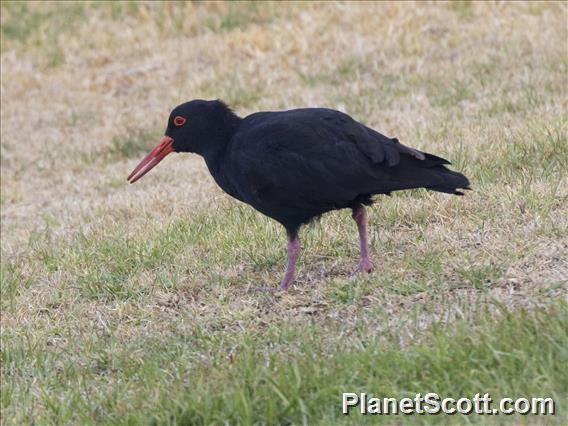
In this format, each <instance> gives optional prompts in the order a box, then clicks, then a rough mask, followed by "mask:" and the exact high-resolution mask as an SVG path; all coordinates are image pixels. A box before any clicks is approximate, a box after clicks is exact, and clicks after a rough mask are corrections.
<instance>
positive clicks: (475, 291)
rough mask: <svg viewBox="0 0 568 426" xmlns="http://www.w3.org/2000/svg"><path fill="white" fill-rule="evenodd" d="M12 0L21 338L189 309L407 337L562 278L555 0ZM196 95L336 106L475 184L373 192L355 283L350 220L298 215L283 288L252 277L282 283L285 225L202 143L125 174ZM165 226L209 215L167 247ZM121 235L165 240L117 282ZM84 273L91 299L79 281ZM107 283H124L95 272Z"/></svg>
mask: <svg viewBox="0 0 568 426" xmlns="http://www.w3.org/2000/svg"><path fill="white" fill-rule="evenodd" d="M25 8H26V10H24V11H22V10H21V9H20V8H19V7H18V6H17V5H15V4H9V5H6V4H5V3H3V5H2V26H3V28H4V30H6V28H8V29H9V32H6V31H8V30H6V31H4V30H3V34H2V37H3V38H2V55H1V65H2V74H1V77H2V81H1V91H2V99H1V100H2V108H1V116H0V118H1V139H2V145H1V147H2V153H1V154H2V159H1V161H2V163H1V165H2V181H1V190H2V198H1V201H2V212H1V220H2V264H3V269H4V270H5V271H8V272H6V273H5V276H7V277H8V273H9V274H10V276H9V277H8V278H6V279H15V280H19V281H20V282H21V283H22V286H21V288H18V289H16V290H11V291H10V294H8V293H6V294H4V295H3V297H4V298H5V299H6V300H4V301H3V305H2V306H3V316H2V330H3V333H4V335H5V336H8V337H10V338H14V339H16V337H14V336H17V335H21V334H22V333H23V334H26V333H28V334H29V335H31V336H33V338H36V339H38V341H41V342H44V343H45V344H46V345H47V346H46V348H47V349H46V350H47V351H50V350H55V351H56V350H57V348H60V347H66V345H69V342H70V341H72V340H73V339H77V341H82V340H85V341H87V340H89V339H90V337H89V335H90V333H96V334H97V335H99V333H100V334H101V335H105V334H110V335H112V336H113V338H115V339H116V341H117V342H122V343H124V344H127V343H128V342H132V341H139V340H140V339H145V338H153V337H155V336H162V337H163V338H164V339H166V340H167V338H168V336H169V337H172V336H174V337H175V336H179V335H183V334H184V333H188V330H193V329H195V328H196V327H197V328H201V329H203V330H206V331H207V332H215V331H222V332H223V333H229V335H230V333H231V332H237V331H238V330H240V329H247V330H254V332H255V333H258V335H259V336H261V337H260V338H262V336H263V334H262V333H263V330H265V329H267V328H270V327H274V326H280V325H285V324H290V323H291V324H296V323H298V324H299V323H302V322H304V321H311V323H313V324H314V327H315V328H316V329H317V330H318V331H321V332H322V334H323V335H325V336H326V337H325V338H323V345H324V346H327V347H330V348H332V347H335V346H337V345H338V344H342V345H348V344H349V342H348V341H347V342H346V340H345V339H346V338H345V335H346V334H349V333H355V335H356V336H357V338H359V339H364V338H366V337H370V336H376V335H377V334H379V335H380V334H381V333H382V332H386V331H387V330H388V329H392V327H398V329H399V330H400V339H401V340H402V341H404V342H410V341H412V340H413V339H415V338H416V336H417V333H419V330H422V329H424V328H426V327H427V326H428V325H429V324H431V323H432V322H438V321H442V322H447V321H449V320H450V319H454V318H461V317H465V318H469V319H471V318H475V317H476V315H477V314H478V312H479V311H480V310H484V309H485V308H487V307H488V306H493V305H492V304H493V303H494V302H495V301H497V302H500V303H504V304H506V305H508V306H512V307H519V306H534V305H538V306H541V305H544V304H547V303H549V302H550V300H552V299H555V298H564V297H565V296H566V283H567V276H568V264H567V261H566V257H565V256H566V255H565V254H566V252H567V250H568V236H567V232H568V223H567V217H568V215H567V212H568V191H567V188H568V178H567V176H568V175H567V173H566V167H568V162H567V159H566V158H565V156H567V155H568V153H567V149H566V143H567V142H566V134H567V123H568V117H567V102H568V97H567V93H566V90H567V86H568V78H567V72H566V71H567V59H568V46H567V40H568V30H567V27H566V22H567V21H566V20H567V17H568V12H567V8H566V4H562V3H551V4H544V3H515V4H512V3H511V4H507V3H498V4H495V3H459V4H457V3H450V4H446V3H443V4H431V3H429V4H413V3H325V4H323V3H317V4H311V3H286V4H281V3H270V4H264V3H263V4H260V3H259V4H252V5H251V4H244V3H241V4H232V5H231V4H228V3H206V4H201V3H199V4H194V3H187V4H185V3H184V4H181V3H168V4H159V3H138V4H137V5H136V6H128V5H127V4H122V5H120V4H119V5H114V6H111V5H110V4H106V5H99V4H95V3H89V4H87V5H85V6H81V7H79V6H77V4H56V3H41V4H40V3H29V4H26V6H25ZM73 8H75V9H73ZM22 14H24V15H25V16H26V19H27V21H26V19H23V16H24V15H22ZM15 22H23V23H21V25H26V22H28V23H27V25H29V27H25V26H24V27H22V28H23V29H21V28H19V27H14V28H12V27H11V26H13V25H16V24H15ZM18 25H20V24H18ZM202 97H204V98H217V97H218V98H221V99H224V100H226V101H227V102H229V103H230V104H231V105H232V106H233V107H234V109H235V110H236V112H237V113H239V114H240V115H246V114H248V113H251V112H253V111H257V110H267V109H283V108H293V107H300V106H326V107H331V108H337V109H341V110H344V111H346V112H348V113H350V114H351V115H353V116H354V117H355V118H356V119H359V120H361V121H364V122H366V123H368V124H370V125H371V126H373V127H375V128H377V129H378V130H380V131H382V132H384V133H386V134H388V135H392V136H397V137H398V138H399V139H400V140H401V141H403V142H404V143H407V144H409V145H411V146H415V147H417V148H421V149H424V150H426V151H430V152H433V153H438V154H440V155H443V156H447V157H449V158H450V159H451V160H452V161H453V162H454V164H455V165H456V167H457V168H459V169H461V170H463V171H464V172H465V173H466V174H467V175H469V176H470V177H471V178H472V179H471V180H472V181H473V187H474V191H473V192H472V193H469V194H467V197H461V198H458V197H454V198H450V197H445V196H443V195H438V194H436V195H432V194H424V193H422V192H417V193H414V194H412V195H411V196H405V195H401V196H396V197H393V198H391V199H384V200H383V199H381V200H380V202H379V203H378V205H377V206H376V207H375V208H374V209H373V212H372V214H371V220H372V228H373V231H372V248H373V250H372V255H373V258H374V260H375V263H376V266H377V271H376V272H375V273H374V274H373V275H371V276H370V277H365V278H357V279H350V278H348V272H349V271H350V269H351V267H352V266H353V265H354V262H355V260H356V243H355V238H356V236H355V233H354V230H353V229H352V224H351V223H350V222H349V219H348V216H347V215H346V214H343V213H335V214H333V215H331V216H329V217H327V218H325V219H324V220H323V221H322V222H321V223H320V224H318V225H315V226H314V227H311V228H310V229H306V231H305V232H304V234H305V236H304V240H305V245H306V247H307V250H306V251H305V252H304V253H305V254H304V256H303V260H302V265H301V268H300V271H299V278H298V282H297V284H296V286H295V287H294V289H293V290H292V291H291V292H290V293H288V294H284V295H278V296H266V295H260V294H257V293H255V292H252V291H249V290H250V289H251V288H253V287H256V286H257V285H258V284H259V283H260V284H263V285H276V282H277V281H278V275H279V274H280V269H281V268H282V267H283V241H284V236H283V232H281V230H280V229H279V228H278V226H277V225H275V224H272V223H269V221H267V220H265V219H263V218H261V217H260V216H259V215H258V214H256V213H253V212H252V211H250V209H249V208H248V207H241V206H239V205H238V204H237V202H236V201H233V200H230V199H229V198H228V196H226V195H224V194H223V193H222V192H221V191H220V190H219V189H218V188H217V187H216V186H215V184H214V182H213V180H212V179H211V177H210V176H209V174H208V172H207V170H206V168H205V165H204V164H203V162H202V160H201V159H200V158H196V157H192V156H176V157H175V158H170V159H168V161H167V165H162V166H161V167H159V168H158V169H157V170H156V171H155V172H153V173H152V174H151V175H150V177H148V178H145V179H144V180H143V181H141V182H140V183H139V184H136V185H135V186H129V185H127V184H126V179H125V178H126V175H127V174H128V172H129V171H130V170H131V169H132V168H133V166H134V165H135V164H136V163H137V161H138V160H139V157H140V155H141V154H142V153H143V152H144V151H145V150H146V149H149V148H151V147H152V146H153V144H154V143H156V140H146V138H147V137H148V138H149V136H150V135H158V134H159V132H160V131H161V129H162V127H163V126H164V124H165V119H166V117H167V114H168V112H169V110H170V109H171V108H172V107H173V106H175V105H177V104H178V103H181V102H183V101H186V100H188V99H191V98H202ZM132 135H134V136H132ZM128 138H131V141H130V142H129V145H128V147H127V148H124V144H125V143H126V142H125V141H127V140H128ZM195 217H197V218H198V219H194V218H195ZM180 221H181V223H182V225H184V226H186V227H199V226H202V227H203V229H210V231H207V232H206V231H203V232H204V233H206V236H204V237H200V236H199V235H200V234H199V233H197V234H196V235H197V236H196V237H192V238H193V239H190V240H187V241H185V240H182V241H180V240H179V239H178V240H176V237H175V236H172V237H171V238H172V241H173V242H172V243H171V244H170V245H168V244H169V243H168V244H166V243H164V244H163V245H162V246H161V245H160V243H159V238H160V233H161V232H162V231H165V230H167V229H170V228H171V227H174V228H175V226H176V224H179V223H180ZM182 228H183V226H182ZM243 228H245V229H243ZM183 229H185V228H183ZM192 229H193V228H192ZM199 229H201V228H199ZM211 229H212V230H211ZM81 238H84V240H82V239H81ZM200 238H201V239H200ZM121 240H126V241H129V242H130V245H129V246H124V247H123V246H121V245H120V242H119V241H121ZM81 241H87V243H84V242H81ZM142 241H146V242H142ZM196 241H197V242H196ZM199 241H201V242H199ZM136 244H141V245H144V244H147V245H148V247H149V248H148V247H147V250H149V251H151V248H152V247H158V248H159V249H160V250H162V251H163V254H164V256H165V258H164V260H163V263H160V262H157V261H156V262H155V263H150V264H149V266H148V265H146V266H144V265H142V266H140V267H138V266H136V265H138V264H137V263H136V262H134V263H133V265H134V266H132V268H131V269H129V270H127V271H126V273H125V274H126V275H120V277H118V278H116V276H115V275H113V274H115V273H116V270H115V269H110V270H109V271H110V272H109V271H106V270H103V271H102V272H100V271H99V269H97V268H99V266H93V265H92V264H89V263H88V259H89V257H92V258H94V259H98V261H99V262H101V263H105V262H109V264H110V263H112V259H113V256H115V257H116V258H117V259H122V260H120V261H124V262H130V261H131V260H132V258H135V259H138V260H139V261H140V262H143V261H144V258H145V257H144V254H142V255H140V256H139V255H138V254H136V253H135V252H136V250H135V249H133V248H132V247H133V245H136ZM145 247H146V246H145ZM171 247H174V248H171ZM88 250H91V252H89V251H88ZM104 250H108V251H109V253H110V254H109V255H108V256H106V255H104V254H101V253H103V251H104ZM124 251H126V254H124V253H123V252H124ZM82 256H83V257H82ZM97 256H99V257H97ZM105 256H106V257H105ZM117 267H119V266H117ZM101 268H103V269H104V267H101ZM93 271H94V272H93ZM99 272H100V273H101V274H103V275H96V274H98V273H99ZM89 274H95V275H89ZM104 274H107V275H104ZM92 276H93V277H94V276H96V278H93V279H94V280H97V281H96V283H95V284H96V285H101V286H102V287H101V288H103V289H102V290H101V291H100V294H98V293H97V292H96V291H90V290H85V286H86V284H85V282H86V281H85V280H87V281H88V280H89V277H92ZM85 277H87V278H85ZM105 277H106V278H105ZM113 279H118V280H119V282H120V285H119V288H120V289H121V290H120V291H124V292H126V293H120V294H118V295H116V294H114V293H108V292H106V291H105V290H104V288H105V287H104V286H105V285H106V284H105V280H113ZM168 283H169V284H168ZM24 284H25V285H24ZM95 288H96V286H95ZM113 294H114V295H113ZM99 296H100V297H99ZM337 330H343V331H342V332H340V333H339V332H337ZM83 355H84V354H83ZM84 356H86V355H84ZM77 357H78V358H79V359H81V355H77ZM31 386H32V388H34V389H36V390H38V392H39V390H41V389H42V384H41V383H35V384H33V385H31ZM107 386H108V387H109V389H111V388H112V386H113V381H112V379H111V380H109V382H108V383H107ZM101 392H102V393H104V392H105V391H104V390H102V391H101ZM109 392H110V391H109ZM15 395H18V393H17V392H16V393H15ZM40 405H41V404H40ZM127 407H128V404H126V405H125V406H120V407H119V408H118V409H117V410H118V411H117V412H119V413H120V412H121V411H120V410H126V411H127V409H128V408H127ZM8 409H9V410H10V411H9V413H12V414H13V415H14V413H15V411H14V410H16V409H15V408H14V406H13V405H12V407H11V408H8ZM26 416H30V413H29V412H26V413H25V414H23V417H21V419H24V418H27V419H28V420H29V419H30V417H26ZM32 417H33V416H32ZM16 418H17V417H16Z"/></svg>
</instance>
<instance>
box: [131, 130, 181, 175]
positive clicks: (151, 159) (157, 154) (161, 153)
mask: <svg viewBox="0 0 568 426" xmlns="http://www.w3.org/2000/svg"><path fill="white" fill-rule="evenodd" d="M173 143H174V140H173V139H172V138H170V137H169V136H162V138H161V139H160V143H159V144H158V146H156V148H154V149H153V150H152V152H151V153H150V154H148V155H147V156H146V157H144V159H143V160H142V161H140V164H138V165H137V166H136V168H135V169H134V170H132V173H130V176H128V179H127V180H128V181H130V183H134V182H136V181H137V180H138V179H140V178H141V177H142V176H144V175H145V174H146V173H148V172H149V171H150V170H152V169H153V168H154V167H155V166H156V165H157V164H158V163H159V162H160V161H162V160H163V159H164V157H165V156H166V155H168V154H170V153H172V152H174V147H173Z"/></svg>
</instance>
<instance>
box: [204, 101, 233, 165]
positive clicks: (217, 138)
mask: <svg viewBox="0 0 568 426" xmlns="http://www.w3.org/2000/svg"><path fill="white" fill-rule="evenodd" d="M240 122H241V119H240V118H239V117H238V116H236V115H235V114H233V113H232V112H230V114H227V115H226V116H225V117H224V118H223V123H221V124H220V125H219V126H218V127H216V128H214V129H211V130H210V131H208V133H207V136H206V139H207V140H206V141H205V142H204V143H203V144H201V146H199V148H198V150H197V154H199V155H201V156H202V157H203V158H204V159H205V162H206V163H207V166H208V167H209V170H211V171H213V168H215V167H216V164H218V163H222V161H223V158H224V155H225V151H226V150H227V147H228V146H229V144H230V143H231V139H232V138H233V136H234V134H235V133H236V131H237V129H238V127H239V125H240ZM217 167H218V166H217Z"/></svg>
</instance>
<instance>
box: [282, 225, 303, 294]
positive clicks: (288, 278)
mask: <svg viewBox="0 0 568 426" xmlns="http://www.w3.org/2000/svg"><path fill="white" fill-rule="evenodd" d="M298 254H300V238H298V233H297V232H289V233H288V263H287V264H286V272H284V278H282V282H281V283H280V290H288V286H289V285H290V283H291V282H292V281H294V272H295V271H296V261H297V260H298Z"/></svg>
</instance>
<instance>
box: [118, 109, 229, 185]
mask: <svg viewBox="0 0 568 426" xmlns="http://www.w3.org/2000/svg"><path fill="white" fill-rule="evenodd" d="M239 120H240V119H239V118H238V117H237V116H236V115H235V114H234V113H233V112H232V111H231V110H230V109H229V107H228V106H227V105H225V104H224V103H223V102H221V101H219V100H215V101H204V100H200V99H197V100H193V101H189V102H186V103H184V104H181V105H178V106H177V107H175V108H174V109H173V110H172V112H171V113H170V117H169V118H168V125H167V127H166V132H165V134H164V136H162V137H161V139H160V143H158V145H157V146H156V147H155V148H154V149H153V150H152V151H151V152H150V153H149V154H148V155H147V156H146V157H144V159H143V160H142V161H141V162H140V163H139V164H138V165H137V166H136V168H135V169H134V170H133V171H132V173H130V175H129V176H128V181H129V182H130V183H134V182H136V181H137V180H138V179H140V178H141V177H142V176H144V175H145V174H146V173H148V172H149V171H150V170H151V169H152V168H154V167H155V166H156V165H157V164H158V163H159V162H160V161H162V160H163V159H164V158H165V157H166V156H167V155H168V154H170V153H172V152H194V153H197V154H200V155H203V156H205V155H206V154H207V153H210V152H215V151H216V150H217V149H219V147H222V146H224V145H225V144H226V143H227V142H228V141H229V140H230V138H231V136H232V134H233V132H234V130H235V128H236V127H237V126H238V121H239Z"/></svg>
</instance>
